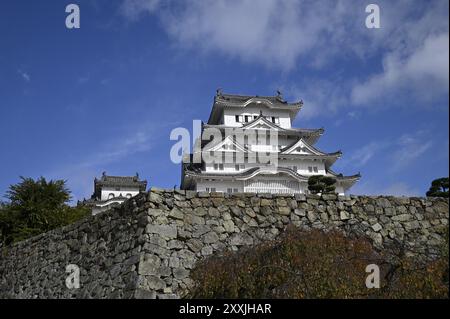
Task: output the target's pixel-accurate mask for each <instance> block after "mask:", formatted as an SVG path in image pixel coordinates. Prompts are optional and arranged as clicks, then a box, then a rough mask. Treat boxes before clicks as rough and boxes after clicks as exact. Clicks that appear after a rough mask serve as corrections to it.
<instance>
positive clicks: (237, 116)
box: [235, 115, 239, 123]
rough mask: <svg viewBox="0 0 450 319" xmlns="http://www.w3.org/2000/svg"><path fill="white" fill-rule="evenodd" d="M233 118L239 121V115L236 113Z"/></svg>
mask: <svg viewBox="0 0 450 319" xmlns="http://www.w3.org/2000/svg"><path fill="white" fill-rule="evenodd" d="M235 119H236V122H237V123H239V115H236V117H235Z"/></svg>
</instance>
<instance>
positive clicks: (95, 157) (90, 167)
mask: <svg viewBox="0 0 450 319" xmlns="http://www.w3.org/2000/svg"><path fill="white" fill-rule="evenodd" d="M172 124H173V123H167V124H164V125H158V124H154V123H147V125H142V126H140V127H139V128H138V129H137V130H135V131H133V132H129V133H128V135H127V134H126V133H125V134H124V136H123V137H118V138H110V139H109V140H108V141H105V142H103V143H102V144H103V145H104V146H103V147H100V148H99V150H98V151H96V152H93V153H91V154H89V155H87V156H86V157H85V158H82V159H81V160H79V161H77V162H72V163H67V164H65V165H64V166H61V167H59V168H57V169H55V170H54V171H52V172H49V173H48V174H45V176H49V178H53V179H65V180H67V181H68V186H69V188H70V189H71V190H72V191H73V195H74V198H73V199H74V200H75V201H76V200H81V199H83V198H87V197H88V196H90V194H91V193H92V191H93V189H92V187H93V179H94V177H95V176H97V175H98V174H100V173H101V172H102V171H104V170H106V168H107V167H108V165H110V164H112V163H116V162H119V161H123V160H126V159H127V158H129V157H130V156H132V155H134V154H137V153H141V152H146V151H150V150H151V149H152V148H153V147H154V144H155V140H156V139H157V138H158V136H159V135H158V131H160V130H161V128H162V127H163V126H167V125H172ZM159 137H160V136H159Z"/></svg>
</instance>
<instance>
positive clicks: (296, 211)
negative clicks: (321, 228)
mask: <svg viewBox="0 0 450 319" xmlns="http://www.w3.org/2000/svg"><path fill="white" fill-rule="evenodd" d="M294 214H295V215H298V216H306V211H305V210H304V209H303V208H300V209H294Z"/></svg>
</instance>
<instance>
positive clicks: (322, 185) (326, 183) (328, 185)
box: [308, 175, 336, 194]
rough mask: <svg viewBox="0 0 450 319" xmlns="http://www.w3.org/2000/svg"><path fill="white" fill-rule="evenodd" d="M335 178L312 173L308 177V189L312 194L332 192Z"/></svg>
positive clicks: (334, 188)
mask: <svg viewBox="0 0 450 319" xmlns="http://www.w3.org/2000/svg"><path fill="white" fill-rule="evenodd" d="M335 185H336V179H335V178H333V177H329V176H324V175H313V176H311V177H310V178H309V179H308V190H309V191H310V192H311V193H313V194H318V193H321V194H327V193H334V191H335V190H336V186H335Z"/></svg>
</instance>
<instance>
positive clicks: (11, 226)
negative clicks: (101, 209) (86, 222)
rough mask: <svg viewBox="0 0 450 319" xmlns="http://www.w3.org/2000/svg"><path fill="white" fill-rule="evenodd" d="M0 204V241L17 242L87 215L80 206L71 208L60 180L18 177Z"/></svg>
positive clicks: (68, 193)
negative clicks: (5, 200)
mask: <svg viewBox="0 0 450 319" xmlns="http://www.w3.org/2000/svg"><path fill="white" fill-rule="evenodd" d="M5 197H6V198H7V199H8V202H5V203H2V204H1V205H0V236H1V237H0V240H1V241H2V242H4V243H6V244H10V243H12V242H17V241H20V240H23V239H26V238H29V237H32V236H35V235H38V234H40V233H43V232H47V231H49V230H51V229H54V228H57V227H60V226H64V225H68V224H70V223H73V222H74V221H76V220H78V219H81V218H83V217H84V216H86V215H88V214H89V209H88V208H87V207H83V206H77V207H70V206H69V205H68V203H69V201H70V198H71V197H70V191H69V190H68V189H67V187H66V183H65V181H63V180H56V181H53V180H50V181H47V180H46V179H45V178H44V177H41V178H39V179H37V180H33V179H32V178H24V177H21V182H20V183H18V184H15V185H11V186H10V187H9V190H8V191H7V192H6V196H5Z"/></svg>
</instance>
